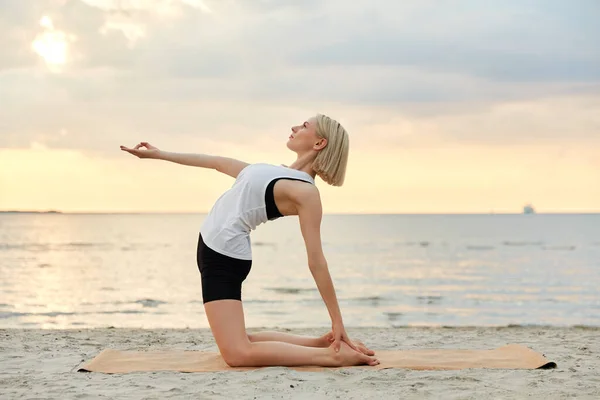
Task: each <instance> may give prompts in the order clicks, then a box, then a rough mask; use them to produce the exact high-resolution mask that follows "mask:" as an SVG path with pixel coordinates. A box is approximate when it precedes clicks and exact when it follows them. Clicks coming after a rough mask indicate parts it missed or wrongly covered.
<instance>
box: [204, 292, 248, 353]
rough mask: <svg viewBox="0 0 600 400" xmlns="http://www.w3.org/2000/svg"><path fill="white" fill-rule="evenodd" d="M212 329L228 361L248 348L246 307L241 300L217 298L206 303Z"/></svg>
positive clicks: (205, 306)
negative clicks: (244, 307)
mask: <svg viewBox="0 0 600 400" xmlns="http://www.w3.org/2000/svg"><path fill="white" fill-rule="evenodd" d="M204 310H205V311H206V317H207V318H208V323H209V325H210V329H211V331H212V333H213V336H214V337H215V341H216V342H217V346H218V347H219V351H220V352H221V355H222V356H223V358H224V359H225V361H226V362H228V359H230V358H231V357H237V356H240V355H241V354H240V353H243V352H244V351H246V350H248V348H249V347H250V340H249V339H248V335H247V334H246V323H245V319H244V309H243V306H242V302H241V301H239V300H215V301H210V302H208V303H205V304H204Z"/></svg>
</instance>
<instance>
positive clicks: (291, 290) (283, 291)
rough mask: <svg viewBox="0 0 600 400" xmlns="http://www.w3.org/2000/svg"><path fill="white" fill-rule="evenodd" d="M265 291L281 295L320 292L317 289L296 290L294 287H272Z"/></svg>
mask: <svg viewBox="0 0 600 400" xmlns="http://www.w3.org/2000/svg"><path fill="white" fill-rule="evenodd" d="M265 290H271V291H273V292H276V293H280V294H299V293H303V292H316V291H318V290H317V288H294V287H289V288H286V287H271V288H265Z"/></svg>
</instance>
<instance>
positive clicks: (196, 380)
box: [0, 327, 600, 400]
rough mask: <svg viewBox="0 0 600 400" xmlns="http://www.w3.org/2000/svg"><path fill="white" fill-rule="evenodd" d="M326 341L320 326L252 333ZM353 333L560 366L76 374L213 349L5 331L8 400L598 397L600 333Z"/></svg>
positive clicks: (388, 344)
mask: <svg viewBox="0 0 600 400" xmlns="http://www.w3.org/2000/svg"><path fill="white" fill-rule="evenodd" d="M259 330H279V331H290V332H293V333H296V334H306V335H319V334H321V333H324V330H323V329H294V330H287V329H283V328H274V329H250V330H249V332H255V331H259ZM348 331H349V334H350V335H351V336H352V337H354V338H356V339H361V340H363V341H364V342H365V343H366V344H367V345H368V346H369V347H371V348H372V349H374V350H377V349H382V350H384V349H415V348H467V349H486V348H494V347H498V346H502V345H504V344H507V343H519V344H523V345H526V346H528V347H531V348H532V349H534V350H536V351H538V352H540V353H543V354H544V355H545V356H546V357H547V358H548V359H549V360H551V361H555V362H556V363H557V364H558V368H556V369H553V370H484V369H470V370H460V371H413V370H402V369H388V370H380V371H373V370H372V371H367V370H364V369H363V370H358V369H352V368H348V369H342V370H336V371H334V370H330V371H326V372H298V371H294V370H291V369H288V368H283V367H271V368H262V369H258V370H255V371H250V372H218V373H191V374H190V373H178V372H155V373H130V374H122V375H117V374H115V375H109V374H102V373H84V372H77V369H78V367H80V366H81V365H82V364H83V363H84V362H86V361H89V360H91V359H92V358H93V357H94V356H96V355H97V354H98V353H99V352H100V351H101V350H103V349H105V348H114V349H121V350H164V349H184V350H212V351H216V350H217V348H216V345H215V342H214V340H213V338H212V336H211V334H210V331H208V330H194V329H154V330H144V329H112V328H102V329H73V330H42V329H3V330H0V349H1V353H0V394H1V395H2V398H7V399H13V398H24V399H34V398H35V399H57V398H61V399H63V398H76V399H82V398H132V399H170V398H202V399H225V398H235V399H238V398H239V399H254V398H256V399H288V398H310V399H311V400H315V399H331V398H343V399H371V398H372V399H386V398H444V399H471V398H473V399H478V398H484V397H490V398H526V397H530V396H536V397H543V398H548V399H559V398H567V397H576V398H590V399H592V398H598V397H600V374H599V373H598V369H599V368H600V341H599V340H598V337H599V336H600V329H597V328H585V327H580V328H555V327H503V328H477V327H473V328H398V329H383V328H357V329H348Z"/></svg>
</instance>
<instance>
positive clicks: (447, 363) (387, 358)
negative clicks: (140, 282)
mask: <svg viewBox="0 0 600 400" xmlns="http://www.w3.org/2000/svg"><path fill="white" fill-rule="evenodd" d="M375 355H376V356H377V358H378V359H379V361H380V364H379V365H377V366H374V367H371V366H357V367H343V368H370V369H376V370H379V369H386V368H408V369H417V370H443V369H464V368H503V369H538V368H543V369H548V368H556V363H554V362H551V361H548V360H547V359H546V358H545V357H544V356H543V355H542V354H540V353H536V352H535V351H533V350H531V349H530V348H528V347H525V346H521V345H519V344H509V345H506V346H502V347H499V348H497V349H493V350H458V349H417V350H379V351H378V350H375ZM257 368H260V367H243V368H239V367H238V368H232V367H229V366H228V365H227V364H226V363H225V361H223V358H222V357H221V355H220V354H219V353H215V352H206V351H189V350H167V351H120V350H113V349H106V350H103V351H102V352H101V353H100V354H98V355H97V356H96V357H95V358H94V359H92V360H91V361H90V362H88V363H86V364H84V365H83V366H82V367H80V368H79V369H78V370H77V371H79V372H104V373H109V374H114V373H127V372H140V371H180V372H215V371H248V370H253V369H257ZM290 368H292V369H295V370H298V371H322V370H324V369H337V368H338V367H336V368H323V367H314V366H302V367H290Z"/></svg>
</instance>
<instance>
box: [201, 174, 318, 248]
mask: <svg viewBox="0 0 600 400" xmlns="http://www.w3.org/2000/svg"><path fill="white" fill-rule="evenodd" d="M277 178H294V179H300V180H303V181H307V182H309V183H312V184H313V185H314V184H315V180H314V179H313V177H312V176H310V175H309V174H308V173H306V172H304V171H298V170H296V169H292V168H287V167H284V166H278V165H272V164H265V163H258V164H250V165H247V166H246V167H244V168H243V169H242V170H241V171H240V173H239V174H238V176H237V178H236V180H235V182H234V184H233V186H232V187H231V188H230V189H228V190H227V191H226V192H225V193H223V194H222V195H221V197H219V198H218V199H217V201H216V202H215V204H214V206H213V207H212V209H211V210H210V212H209V213H208V215H207V216H206V219H205V220H204V222H203V223H202V227H201V228H200V233H201V234H202V239H203V240H204V243H206V245H207V246H208V247H209V248H211V249H212V250H214V251H216V252H218V253H221V254H224V255H226V256H229V257H233V258H237V259H241V260H251V259H252V247H251V243H250V231H252V230H254V229H256V227H257V226H258V225H260V224H262V223H264V222H267V221H268V219H267V209H266V204H265V191H266V189H267V186H268V185H269V183H270V182H271V181H272V180H274V179H277Z"/></svg>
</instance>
